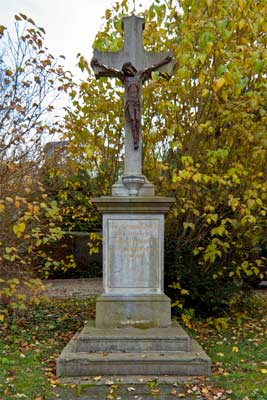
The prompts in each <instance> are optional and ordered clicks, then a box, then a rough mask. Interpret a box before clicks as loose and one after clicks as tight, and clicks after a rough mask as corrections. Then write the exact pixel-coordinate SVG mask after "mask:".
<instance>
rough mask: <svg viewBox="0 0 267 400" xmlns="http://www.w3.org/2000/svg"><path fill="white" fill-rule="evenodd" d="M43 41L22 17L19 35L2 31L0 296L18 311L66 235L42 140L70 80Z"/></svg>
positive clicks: (56, 126) (56, 125)
mask: <svg viewBox="0 0 267 400" xmlns="http://www.w3.org/2000/svg"><path fill="white" fill-rule="evenodd" d="M44 36H45V31H44V29H43V28H40V27H38V26H37V25H36V24H35V22H34V21H33V20H32V19H31V18H28V17H27V16H25V15H24V14H19V15H16V16H15V34H11V33H10V32H9V31H8V30H7V29H6V28H5V27H4V26H2V25H1V26H0V54H1V61H0V93H1V96H0V219H1V231H0V263H1V270H0V278H1V282H0V284H1V286H2V287H3V289H2V290H0V297H1V300H2V301H3V302H4V303H6V304H9V306H10V305H11V306H10V307H11V308H12V307H13V311H15V309H16V308H17V309H20V308H21V309H22V308H24V307H25V301H26V296H25V294H24V289H23V288H24V287H25V285H26V286H27V287H28V289H29V287H30V288H32V289H33V290H34V291H36V290H37V289H36V288H37V287H38V285H37V282H36V281H35V280H34V278H35V275H34V274H32V272H33V271H34V270H36V269H38V268H45V269H49V267H50V264H51V265H52V264H53V262H54V260H53V257H52V255H49V254H47V252H46V251H45V245H47V243H49V242H53V241H54V240H57V239H59V238H60V237H61V236H62V231H61V227H60V222H61V216H60V213H59V210H58V207H57V204H56V202H55V201H51V199H49V198H48V196H47V194H46V193H45V189H44V187H43V184H42V182H41V181H40V167H41V165H42V163H43V156H44V154H43V145H44V143H45V142H46V141H48V140H49V137H50V135H53V134H54V133H58V132H60V129H61V128H60V120H57V119H56V117H55V112H54V109H55V107H56V104H57V103H56V100H57V98H58V97H59V96H60V95H61V93H67V92H68V90H69V88H71V87H73V83H72V77H71V75H70V74H68V73H66V72H65V71H64V69H63V67H62V66H61V65H60V64H59V62H58V60H56V59H55V58H54V57H53V56H52V55H51V54H49V52H48V50H47V49H46V47H45V45H44ZM51 137H52V136H51ZM29 279H33V280H29ZM17 287H21V288H20V293H17V292H16V290H17ZM34 291H33V293H34ZM11 298H12V299H13V300H12V302H10V299H11ZM33 298H34V299H35V298H37V297H36V296H33ZM12 304H13V306H12ZM5 312H7V309H5ZM3 317H4V314H3V313H2V314H1V312H0V319H3Z"/></svg>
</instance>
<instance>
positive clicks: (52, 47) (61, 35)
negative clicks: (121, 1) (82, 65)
mask: <svg viewBox="0 0 267 400" xmlns="http://www.w3.org/2000/svg"><path fill="white" fill-rule="evenodd" d="M117 1H118V0H117ZM115 2H116V1H115V0H0V10H1V14H0V25H4V26H6V27H11V26H12V25H13V21H14V15H15V14H18V13H20V12H21V13H23V14H26V15H27V16H28V17H30V18H32V19H33V20H34V21H35V23H36V24H37V25H38V26H41V27H43V28H44V29H45V31H46V36H45V45H46V47H48V49H49V52H50V53H51V54H53V55H54V56H55V57H56V56H59V55H60V54H63V55H64V56H65V57H66V61H65V66H66V68H67V69H70V70H71V71H72V72H73V73H74V75H79V74H80V72H79V70H78V68H77V67H75V66H76V64H77V58H76V56H77V53H81V54H83V55H84V56H85V57H86V58H87V59H88V60H90V59H91V56H92V44H93V41H94V38H95V35H96V34H97V32H98V31H99V29H100V28H101V25H102V24H103V20H102V19H101V17H102V16H103V15H104V14H105V10H106V9H107V8H110V6H111V5H112V4H114V3H115ZM151 3H152V0H136V10H137V12H139V11H142V10H143V9H144V8H145V7H149V5H150V4H151Z"/></svg>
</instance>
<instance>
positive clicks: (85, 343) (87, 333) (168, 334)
mask: <svg viewBox="0 0 267 400" xmlns="http://www.w3.org/2000/svg"><path fill="white" fill-rule="evenodd" d="M74 340H75V341H76V345H75V346H74V350H75V352H78V353H79V352H87V353H93V352H109V353H114V352H119V351H123V352H127V353H129V352H132V353H138V352H141V353H142V352H147V351H150V352H153V351H156V352H161V351H163V352H166V351H168V352H169V351H189V350H190V338H189V336H188V335H187V334H186V333H185V331H184V330H183V329H182V328H181V327H180V325H179V324H173V325H172V326H170V327H169V328H168V329H166V328H150V329H140V328H133V327H130V328H129V327H128V328H124V329H116V328H115V329H112V328H108V329H98V328H96V327H95V325H94V321H89V322H88V323H87V324H86V325H85V327H84V328H83V330H82V331H81V333H80V334H79V335H78V337H77V339H74Z"/></svg>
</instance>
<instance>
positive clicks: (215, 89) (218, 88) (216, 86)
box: [212, 77, 226, 93]
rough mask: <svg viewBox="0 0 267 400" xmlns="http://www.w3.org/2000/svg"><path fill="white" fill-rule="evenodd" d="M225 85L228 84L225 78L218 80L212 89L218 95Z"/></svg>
mask: <svg viewBox="0 0 267 400" xmlns="http://www.w3.org/2000/svg"><path fill="white" fill-rule="evenodd" d="M225 83H226V80H225V78H223V77H221V78H219V79H217V80H216V81H215V82H213V85H212V88H213V90H214V92H215V93H217V92H218V91H219V90H220V89H221V88H222V87H223V85H224V84H225Z"/></svg>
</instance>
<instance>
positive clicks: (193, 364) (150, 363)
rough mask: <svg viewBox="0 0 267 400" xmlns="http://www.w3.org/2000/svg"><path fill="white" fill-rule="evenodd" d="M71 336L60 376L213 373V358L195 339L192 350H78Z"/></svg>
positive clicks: (63, 355) (60, 363)
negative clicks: (130, 351) (89, 351)
mask: <svg viewBox="0 0 267 400" xmlns="http://www.w3.org/2000/svg"><path fill="white" fill-rule="evenodd" d="M74 348H75V340H71V341H70V342H69V344H68V345H67V346H66V347H65V349H64V350H63V352H62V353H61V355H60V357H59V358H58V360H57V375H58V376H59V377H83V376H98V375H100V376H101V375H180V376H181V375H182V376H199V375H210V373H211V362H210V358H209V357H208V356H207V355H206V354H205V353H204V352H203V350H202V348H201V347H200V346H199V345H198V343H197V342H196V341H194V340H192V341H191V351H190V352H182V351H180V352H179V351H175V352H143V353H122V352H116V353H103V352H102V353H86V352H80V353H77V352H75V350H74Z"/></svg>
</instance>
